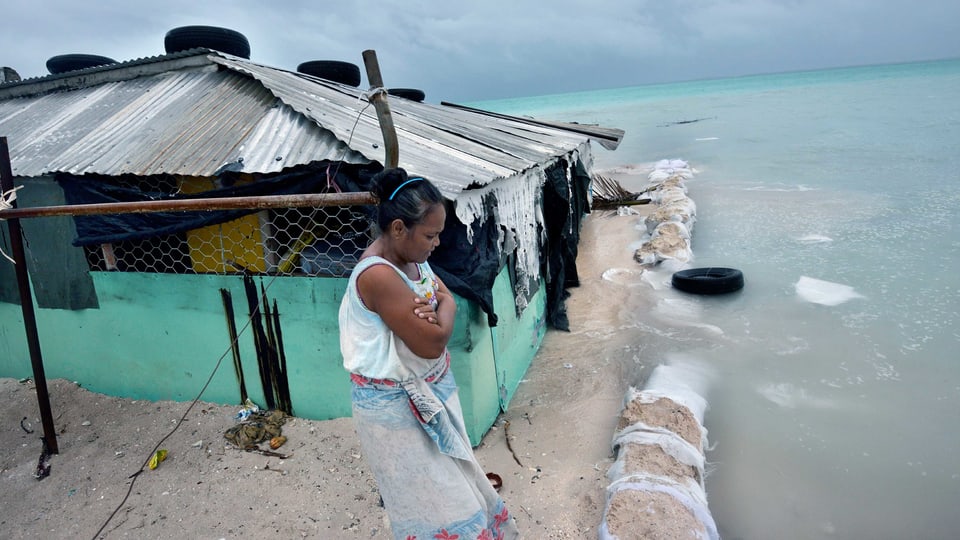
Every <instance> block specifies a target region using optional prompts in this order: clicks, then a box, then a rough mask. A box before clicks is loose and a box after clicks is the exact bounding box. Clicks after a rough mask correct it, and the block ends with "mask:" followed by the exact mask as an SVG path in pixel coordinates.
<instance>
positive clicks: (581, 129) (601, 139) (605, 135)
mask: <svg viewBox="0 0 960 540" xmlns="http://www.w3.org/2000/svg"><path fill="white" fill-rule="evenodd" d="M440 105H443V106H444V107H453V108H454V109H459V110H461V111H467V112H472V113H476V114H482V115H485V116H492V117H494V118H502V119H505V120H513V121H515V122H523V123H526V124H531V125H535V126H544V127H550V128H554V129H562V130H564V131H572V132H574V133H579V134H581V135H587V136H589V137H592V138H594V139H596V141H597V142H598V143H600V146H603V147H604V148H606V149H607V150H616V149H617V147H618V146H620V141H622V140H623V135H624V133H625V132H624V131H623V130H622V129H617V128H605V127H600V126H597V125H591V124H577V123H572V122H552V121H549V120H536V119H533V118H525V117H522V116H511V115H509V114H501V113H496V112H492V111H486V110H483V109H475V108H473V107H468V106H466V105H457V104H456V103H450V102H447V101H441V102H440Z"/></svg>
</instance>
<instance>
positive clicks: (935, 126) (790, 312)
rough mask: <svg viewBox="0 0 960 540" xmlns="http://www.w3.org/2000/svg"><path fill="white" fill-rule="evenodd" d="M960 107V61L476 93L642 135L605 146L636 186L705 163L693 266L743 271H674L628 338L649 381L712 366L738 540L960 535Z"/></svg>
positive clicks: (648, 283) (545, 114)
mask: <svg viewBox="0 0 960 540" xmlns="http://www.w3.org/2000/svg"><path fill="white" fill-rule="evenodd" d="M958 102H960V60H945V61H939V62H926V63H917V64H902V65H889V66H870V67H860V68H849V69H838V70H828V71H817V72H807V73H790V74H780V75H767V76H755V77H743V78H737V79H726V80H718V81H697V82H689V83H679V84H671V85H657V86H652V87H635V88H624V89H615V90H606V91H599V92H587V93H581V94H569V95H564V96H548V97H537V98H529V99H526V100H512V101H511V102H493V103H486V104H480V105H479V106H486V107H488V108H493V109H494V110H498V111H499V112H505V113H512V114H529V115H531V116H534V117H540V118H552V119H557V120H565V121H577V122H582V123H597V124H600V125H607V126H615V127H621V128H623V129H625V130H626V132H627V135H626V137H625V138H624V141H623V143H622V144H621V145H620V148H619V149H618V150H617V151H615V152H598V153H597V154H596V156H595V157H596V162H597V167H598V168H601V169H608V170H616V171H617V173H618V174H622V175H623V176H621V177H620V178H621V183H623V185H624V187H626V188H628V189H630V190H639V189H641V188H642V186H643V185H644V183H645V182H646V177H647V175H648V174H649V172H650V171H651V167H652V163H654V162H655V161H656V160H657V159H660V158H661V157H671V158H672V157H677V158H681V159H683V160H685V161H687V162H688V163H689V164H690V165H691V167H693V168H694V169H695V170H696V174H695V175H694V176H693V177H692V178H690V179H689V180H688V181H686V185H687V188H688V191H689V194H690V198H691V199H693V200H695V201H696V205H697V214H698V222H697V226H696V231H695V233H693V234H692V235H691V245H692V254H693V257H692V259H691V260H690V261H689V264H690V265H691V266H697V267H703V266H725V267H735V268H739V269H741V270H742V271H743V273H744V277H745V281H746V285H745V286H744V288H743V289H742V290H741V291H739V292H736V293H733V294H731V295H721V296H718V297H709V298H708V297H698V296H693V295H688V294H683V293H681V292H679V291H676V290H674V289H673V288H672V287H671V286H670V274H671V270H672V269H671V268H669V265H668V264H667V265H665V264H660V265H658V268H654V269H651V270H649V271H645V272H644V273H643V278H642V279H639V280H637V281H638V283H637V284H636V285H635V286H632V287H630V288H629V289H626V290H628V291H630V292H629V293H628V294H625V295H624V297H623V299H622V301H621V302H618V304H619V305H618V306H617V308H618V309H620V312H621V315H620V317H621V318H620V322H619V323H618V324H619V326H618V329H619V330H618V332H620V333H621V334H629V335H630V336H631V337H632V340H633V341H632V350H635V351H637V357H638V358H639V359H631V358H627V359H626V360H625V362H628V364H630V365H628V366H627V367H626V368H625V371H627V372H630V370H631V369H632V373H633V374H634V377H635V378H634V380H633V383H634V385H635V386H637V387H642V386H643V382H644V381H645V380H646V377H647V376H649V372H650V367H651V366H653V365H657V364H660V363H666V364H671V365H681V364H682V365H691V366H698V367H700V368H702V369H703V374H704V375H703V377H704V378H705V380H706V381H708V382H707V384H706V385H705V389H706V390H705V397H706V399H707V402H708V404H709V406H708V408H707V410H706V414H705V420H704V423H705V427H706V428H707V430H708V431H709V433H710V444H711V446H710V448H711V449H710V450H709V451H708V452H707V456H706V458H707V462H708V465H707V471H708V472H707V478H706V488H707V493H708V496H709V501H710V505H709V506H710V510H711V512H712V514H713V517H714V519H715V520H716V524H717V528H718V531H719V533H720V535H721V536H722V537H724V538H743V539H754V538H770V537H776V538H785V539H791V538H798V539H799V538H880V539H886V538H889V539H897V538H951V537H954V536H955V532H956V531H957V530H960V513H958V512H956V508H957V507H958V506H960V431H958V430H957V429H956V411H957V410H960V363H958V362H957V361H956V358H957V355H956V351H957V349H958V346H960V333H958V332H957V328H960V273H958V272H956V268H957V267H958V266H960V242H958V241H957V231H960V212H958V209H960V189H958V187H960V176H958V171H960V154H958V153H957V152H956V149H957V148H960V110H958V109H957V108H956V107H952V106H950V105H949V104H952V103H958ZM498 104H499V106H500V107H499V108H498ZM630 178H635V179H636V183H635V185H632V184H630V183H629V182H630ZM643 234H645V230H643V229H638V230H637V231H636V237H637V240H636V244H635V245H632V246H630V249H632V250H636V249H637V248H639V247H640V244H641V243H642V242H641V237H642V235H643ZM627 270H630V269H626V268H625V269H623V272H621V273H620V274H618V275H617V276H616V278H617V279H618V280H620V281H621V282H622V281H625V280H628V279H633V278H636V276H635V275H632V274H630V273H627ZM628 356H629V355H628ZM636 364H642V365H643V366H645V367H642V368H640V367H636Z"/></svg>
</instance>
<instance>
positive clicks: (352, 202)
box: [0, 191, 377, 220]
mask: <svg viewBox="0 0 960 540" xmlns="http://www.w3.org/2000/svg"><path fill="white" fill-rule="evenodd" d="M376 203H377V198H376V197H374V196H373V194H372V193H370V192H368V191H358V192H351V193H303V194H296V195H259V196H251V197H218V198H209V199H176V200H161V201H133V202H115V203H95V204H72V205H63V206H36V207H33V208H12V209H10V210H0V220H2V219H13V218H20V219H22V218H34V217H49V216H91V215H98V214H147V213H152V212H196V211H208V210H245V209H250V210H260V209H265V208H304V207H319V206H356V205H366V204H376Z"/></svg>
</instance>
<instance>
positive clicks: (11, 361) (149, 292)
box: [0, 271, 545, 444]
mask: <svg viewBox="0 0 960 540" xmlns="http://www.w3.org/2000/svg"><path fill="white" fill-rule="evenodd" d="M91 275H92V276H93V280H94V284H95V288H96V292H97V297H98V300H99V305H100V307H99V309H85V310H76V311H71V310H57V309H37V310H36V312H37V326H38V332H39V337H40V348H41V352H42V355H43V361H44V368H45V371H46V376H47V378H48V379H54V378H64V379H68V380H72V381H77V382H79V383H80V384H81V385H82V386H83V387H84V388H86V389H88V390H91V391H94V392H98V393H102V394H106V395H111V396H119V397H128V398H133V399H149V400H174V401H189V400H192V399H193V398H194V397H196V395H197V394H198V393H199V392H200V390H201V389H202V388H203V385H204V384H205V383H206V381H207V378H208V377H210V374H211V373H213V372H214V370H215V369H216V373H215V374H214V376H213V378H212V380H211V382H210V385H209V387H208V388H207V389H206V390H205V391H204V394H203V396H202V399H203V400H204V401H209V402H213V403H220V404H238V405H239V403H240V392H239V383H238V380H237V377H236V375H235V370H234V367H233V356H232V353H231V351H230V340H229V335H228V331H227V323H226V317H225V312H224V307H223V300H222V298H221V294H220V289H221V288H224V289H227V290H229V291H230V292H231V294H232V297H233V306H234V311H235V321H236V325H237V331H238V333H240V338H239V345H240V351H241V359H242V365H243V371H244V375H245V380H246V387H247V391H248V394H249V396H250V398H251V399H253V400H254V401H255V402H256V403H258V404H260V405H261V406H262V405H264V403H265V400H264V399H263V392H262V390H261V388H262V387H261V383H260V377H259V370H258V367H257V361H256V353H255V349H254V345H253V337H252V335H251V334H250V332H249V330H246V331H244V330H243V326H244V324H245V323H246V320H247V316H248V310H247V302H246V295H245V292H244V288H243V281H242V278H241V277H239V276H222V275H171V274H141V273H133V272H93V273H91ZM254 281H255V283H256V284H257V287H258V288H259V287H260V285H261V284H262V285H263V286H264V287H266V288H267V291H266V295H267V298H268V299H269V301H270V303H271V305H272V304H273V302H274V301H276V303H277V306H278V310H279V312H280V320H281V326H282V331H283V348H284V351H285V355H286V359H287V379H288V382H289V386H290V396H291V402H292V404H293V409H294V411H293V412H294V414H295V415H297V416H300V417H303V418H310V419H316V420H325V419H329V418H338V417H344V416H349V415H350V381H349V378H348V377H347V375H346V373H345V372H344V371H343V368H342V366H341V358H340V342H339V333H338V324H337V311H338V309H339V305H340V299H341V297H342V295H343V290H344V288H345V287H346V279H336V278H304V277H277V278H272V277H263V278H259V277H258V278H255V280H254ZM542 290H543V287H541V291H542ZM494 303H495V305H496V306H497V313H498V315H499V316H500V323H499V324H498V325H497V326H496V327H495V328H492V329H491V327H490V326H489V325H488V324H487V318H486V314H485V313H483V312H482V311H481V310H480V309H479V307H477V306H476V305H475V304H473V303H471V302H468V301H466V300H464V299H462V298H459V297H458V298H457V305H458V310H457V319H456V329H455V333H454V335H453V337H452V338H451V342H450V347H449V348H450V352H451V357H452V366H453V367H452V369H453V372H454V375H455V377H456V378H457V381H458V383H459V386H460V396H461V402H462V404H463V408H464V419H465V421H466V424H467V428H468V433H469V435H470V439H471V441H472V442H473V443H474V444H477V443H479V441H480V439H481V437H482V436H483V434H484V433H485V432H486V431H487V430H488V429H489V427H490V426H491V425H492V424H493V422H494V421H495V420H496V418H497V415H499V413H500V410H501V406H503V407H506V404H507V403H508V402H509V398H510V397H512V395H513V392H514V391H515V390H516V388H517V386H518V385H519V382H520V379H521V378H522V377H523V375H524V373H525V372H526V369H527V368H528V366H529V365H530V362H531V361H532V359H533V357H534V355H535V353H536V349H537V348H538V347H539V345H540V341H541V339H542V337H543V331H544V330H543V323H542V321H543V313H544V309H545V301H544V296H543V293H542V292H540V293H537V295H535V297H534V300H533V302H532V303H531V305H530V307H529V308H528V309H527V310H526V311H525V312H524V314H523V317H521V318H519V319H517V317H516V315H515V310H514V308H513V294H512V290H511V288H510V284H509V276H508V275H507V272H506V271H504V272H502V273H501V274H500V276H498V278H497V281H496V284H495V286H494ZM218 362H219V367H217V364H218ZM32 375H33V372H32V369H31V364H30V357H29V352H28V349H27V343H26V336H25V333H24V329H23V318H22V313H21V310H20V306H19V305H14V304H8V303H0V376H4V377H15V378H22V377H30V376H32Z"/></svg>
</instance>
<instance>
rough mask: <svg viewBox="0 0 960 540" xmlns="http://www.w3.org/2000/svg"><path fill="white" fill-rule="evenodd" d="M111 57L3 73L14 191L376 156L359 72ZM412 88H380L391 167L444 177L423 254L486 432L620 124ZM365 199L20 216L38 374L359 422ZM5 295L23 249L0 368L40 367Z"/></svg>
mask: <svg viewBox="0 0 960 540" xmlns="http://www.w3.org/2000/svg"><path fill="white" fill-rule="evenodd" d="M105 61H107V62H108V63H106V64H103V61H100V62H96V63H99V64H102V65H93V66H87V65H83V66H80V67H79V69H78V68H77V66H72V67H68V68H66V70H65V71H62V72H58V73H52V74H50V75H49V76H44V77H37V78H31V79H22V80H16V78H11V79H10V80H8V81H7V82H4V83H2V84H0V136H2V137H6V138H7V140H8V145H9V151H10V164H11V168H12V171H13V177H14V183H15V184H16V185H17V186H20V185H22V186H23V187H22V188H21V189H19V190H18V191H17V192H16V195H17V204H18V206H19V208H21V209H23V208H29V207H40V206H61V205H80V204H91V203H112V202H127V203H136V202H137V201H151V200H178V199H189V198H218V197H258V196H265V195H277V194H287V195H296V194H317V193H329V194H336V193H362V192H365V191H367V189H366V187H365V186H368V185H369V184H368V182H369V179H370V177H371V176H372V175H373V174H375V173H376V172H377V171H379V170H381V169H382V168H383V163H384V149H383V136H382V133H381V127H380V124H379V122H378V118H377V115H376V111H375V108H374V107H372V106H370V97H371V95H370V93H369V92H367V91H364V90H363V89H361V88H359V87H358V82H359V80H358V78H356V76H353V75H351V77H353V80H346V81H344V80H343V79H342V78H341V77H338V76H334V75H330V76H329V77H328V76H325V75H324V73H322V72H319V75H318V72H316V71H314V72H313V73H310V72H309V71H310V70H307V69H304V70H288V69H282V68H278V67H272V66H267V65H263V64H259V63H257V62H254V61H251V60H250V59H249V58H246V57H244V55H242V53H241V54H240V55H238V54H237V53H236V51H233V52H232V53H231V52H223V51H219V50H214V49H213V48H209V47H191V48H187V49H185V50H173V51H170V50H168V51H167V53H166V54H163V55H160V56H156V57H150V58H144V59H137V60H131V61H125V62H112V61H111V60H109V59H106V60H105ZM326 65H327V67H330V66H334V67H336V68H337V69H339V70H344V69H347V68H348V67H349V65H347V64H345V63H334V62H331V63H328V64H326ZM354 69H357V68H356V67H354ZM348 71H349V70H348ZM407 90H409V89H407ZM403 96H407V97H403ZM411 97H412V99H411ZM418 97H419V98H422V93H421V94H420V96H416V95H412V96H411V94H410V93H409V92H408V93H407V94H404V93H403V92H396V93H391V94H390V95H389V98H388V103H389V107H390V111H391V114H392V118H393V123H394V126H395V128H396V133H397V139H398V142H399V149H400V150H399V166H401V167H403V168H405V169H406V170H407V171H408V172H409V173H410V174H414V175H418V176H424V177H426V178H429V179H430V180H432V181H434V182H435V183H436V184H437V186H438V187H439V188H440V190H441V191H442V193H443V195H444V197H445V198H446V199H447V200H448V201H449V205H450V208H451V210H452V211H450V212H448V224H447V227H446V230H445V231H444V237H443V238H442V239H441V240H442V245H441V248H438V249H437V251H435V252H434V256H433V257H432V258H431V260H430V262H431V265H432V266H433V267H434V268H435V269H436V270H437V272H438V274H439V275H440V276H441V278H442V279H443V280H444V281H445V282H446V283H447V285H448V286H449V287H450V288H451V289H452V290H453V292H454V293H455V294H456V298H457V302H458V304H459V305H458V314H457V321H456V330H455V335H454V337H453V338H452V340H451V343H450V349H451V353H452V360H453V370H454V373H455V374H456V377H457V379H458V382H459V384H460V387H461V400H462V402H463V407H464V416H465V419H466V421H467V424H468V431H469V434H470V437H471V440H473V442H474V443H477V442H479V439H480V437H482V435H483V433H484V432H485V431H486V430H487V429H488V428H489V427H490V426H491V425H492V423H493V422H494V421H495V419H496V417H497V415H498V414H499V413H500V412H501V411H502V410H505V409H506V408H507V406H508V404H509V402H510V399H511V397H512V396H513V394H514V392H515V390H516V389H517V386H518V384H519V382H520V380H521V378H522V377H523V375H524V373H525V371H526V370H527V368H528V366H529V365H530V363H531V361H532V359H533V357H534V354H535V353H536V351H537V348H538V347H539V345H540V343H541V340H542V339H543V336H544V333H545V331H546V328H547V327H554V328H560V329H563V328H565V327H566V325H567V322H566V315H565V312H564V307H563V302H564V300H563V299H564V295H565V294H566V289H567V288H568V287H570V286H573V285H575V284H576V281H577V273H576V264H575V263H576V254H577V242H578V239H579V230H580V222H581V219H582V218H583V216H584V215H585V213H587V212H589V202H590V186H591V177H590V168H591V165H592V158H591V146H590V143H591V141H596V142H599V143H600V144H602V145H604V146H605V147H607V148H611V149H612V148H616V146H617V144H618V143H619V141H620V138H621V137H622V134H623V132H622V131H619V130H615V129H604V128H599V127H595V126H585V125H579V124H563V123H551V122H542V121H537V120H533V119H528V118H517V117H509V116H504V115H499V114H494V113H490V112H486V111H481V110H477V109H472V108H469V107H462V106H456V105H451V104H443V103H441V104H439V105H435V104H430V103H424V102H423V101H422V99H417V98H418ZM370 211H371V207H369V206H364V205H362V204H350V205H347V204H341V205H328V206H321V207H313V208H303V207H291V208H268V209H264V208H257V207H248V208H242V209H231V210H216V211H191V212H153V213H136V212H123V213H108V214H96V215H75V216H57V217H38V218H32V219H22V220H20V223H21V226H22V228H23V236H24V243H25V245H26V253H27V268H28V270H29V276H30V282H31V288H32V298H33V301H34V302H35V312H36V319H37V328H38V334H39V342H40V345H41V350H42V357H43V364H44V366H45V371H46V375H47V376H48V377H51V378H66V379H70V380H74V381H77V382H78V383H79V384H81V385H82V386H84V387H85V388H87V389H89V390H91V391H95V392H100V393H104V394H108V395H112V396H121V397H130V398H135V399H150V400H178V401H189V400H192V399H193V398H195V397H197V396H198V395H201V391H202V395H201V399H203V400H205V401H211V402H217V403H224V404H227V403H236V404H240V403H242V402H244V401H245V400H246V399H248V398H249V399H250V400H252V401H253V402H255V403H257V404H258V405H260V406H261V407H270V408H274V407H276V408H284V409H285V410H288V412H292V413H293V414H295V415H298V416H301V417H306V418H311V419H321V420H322V419H329V418H336V417H342V416H349V415H350V400H349V389H350V380H349V378H348V377H347V376H346V373H345V372H344V371H343V369H342V367H341V359H340V353H339V341H338V339H339V337H338V327H337V310H338V307H339V303H340V299H341V297H342V295H343V291H344V289H345V285H346V281H347V278H346V276H348V275H349V272H350V270H351V269H352V267H353V264H354V263H355V262H356V259H357V256H358V254H359V253H360V252H361V251H362V250H363V248H364V247H365V245H366V243H367V242H368V241H369V240H370V234H371V233H370V231H369V226H368V219H369V216H370ZM0 229H2V238H0V248H3V250H4V251H5V252H7V253H9V252H10V251H9V249H8V248H9V246H10V238H9V233H8V229H7V228H6V227H0ZM19 303H20V295H19V294H18V288H17V284H16V279H15V272H14V267H13V265H12V264H10V263H9V262H7V261H6V260H0V376H5V377H17V378H20V377H28V376H30V375H31V371H30V369H31V364H30V354H29V351H28V346H27V340H26V338H25V333H24V319H23V315H22V311H21V307H20V305H19Z"/></svg>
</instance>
